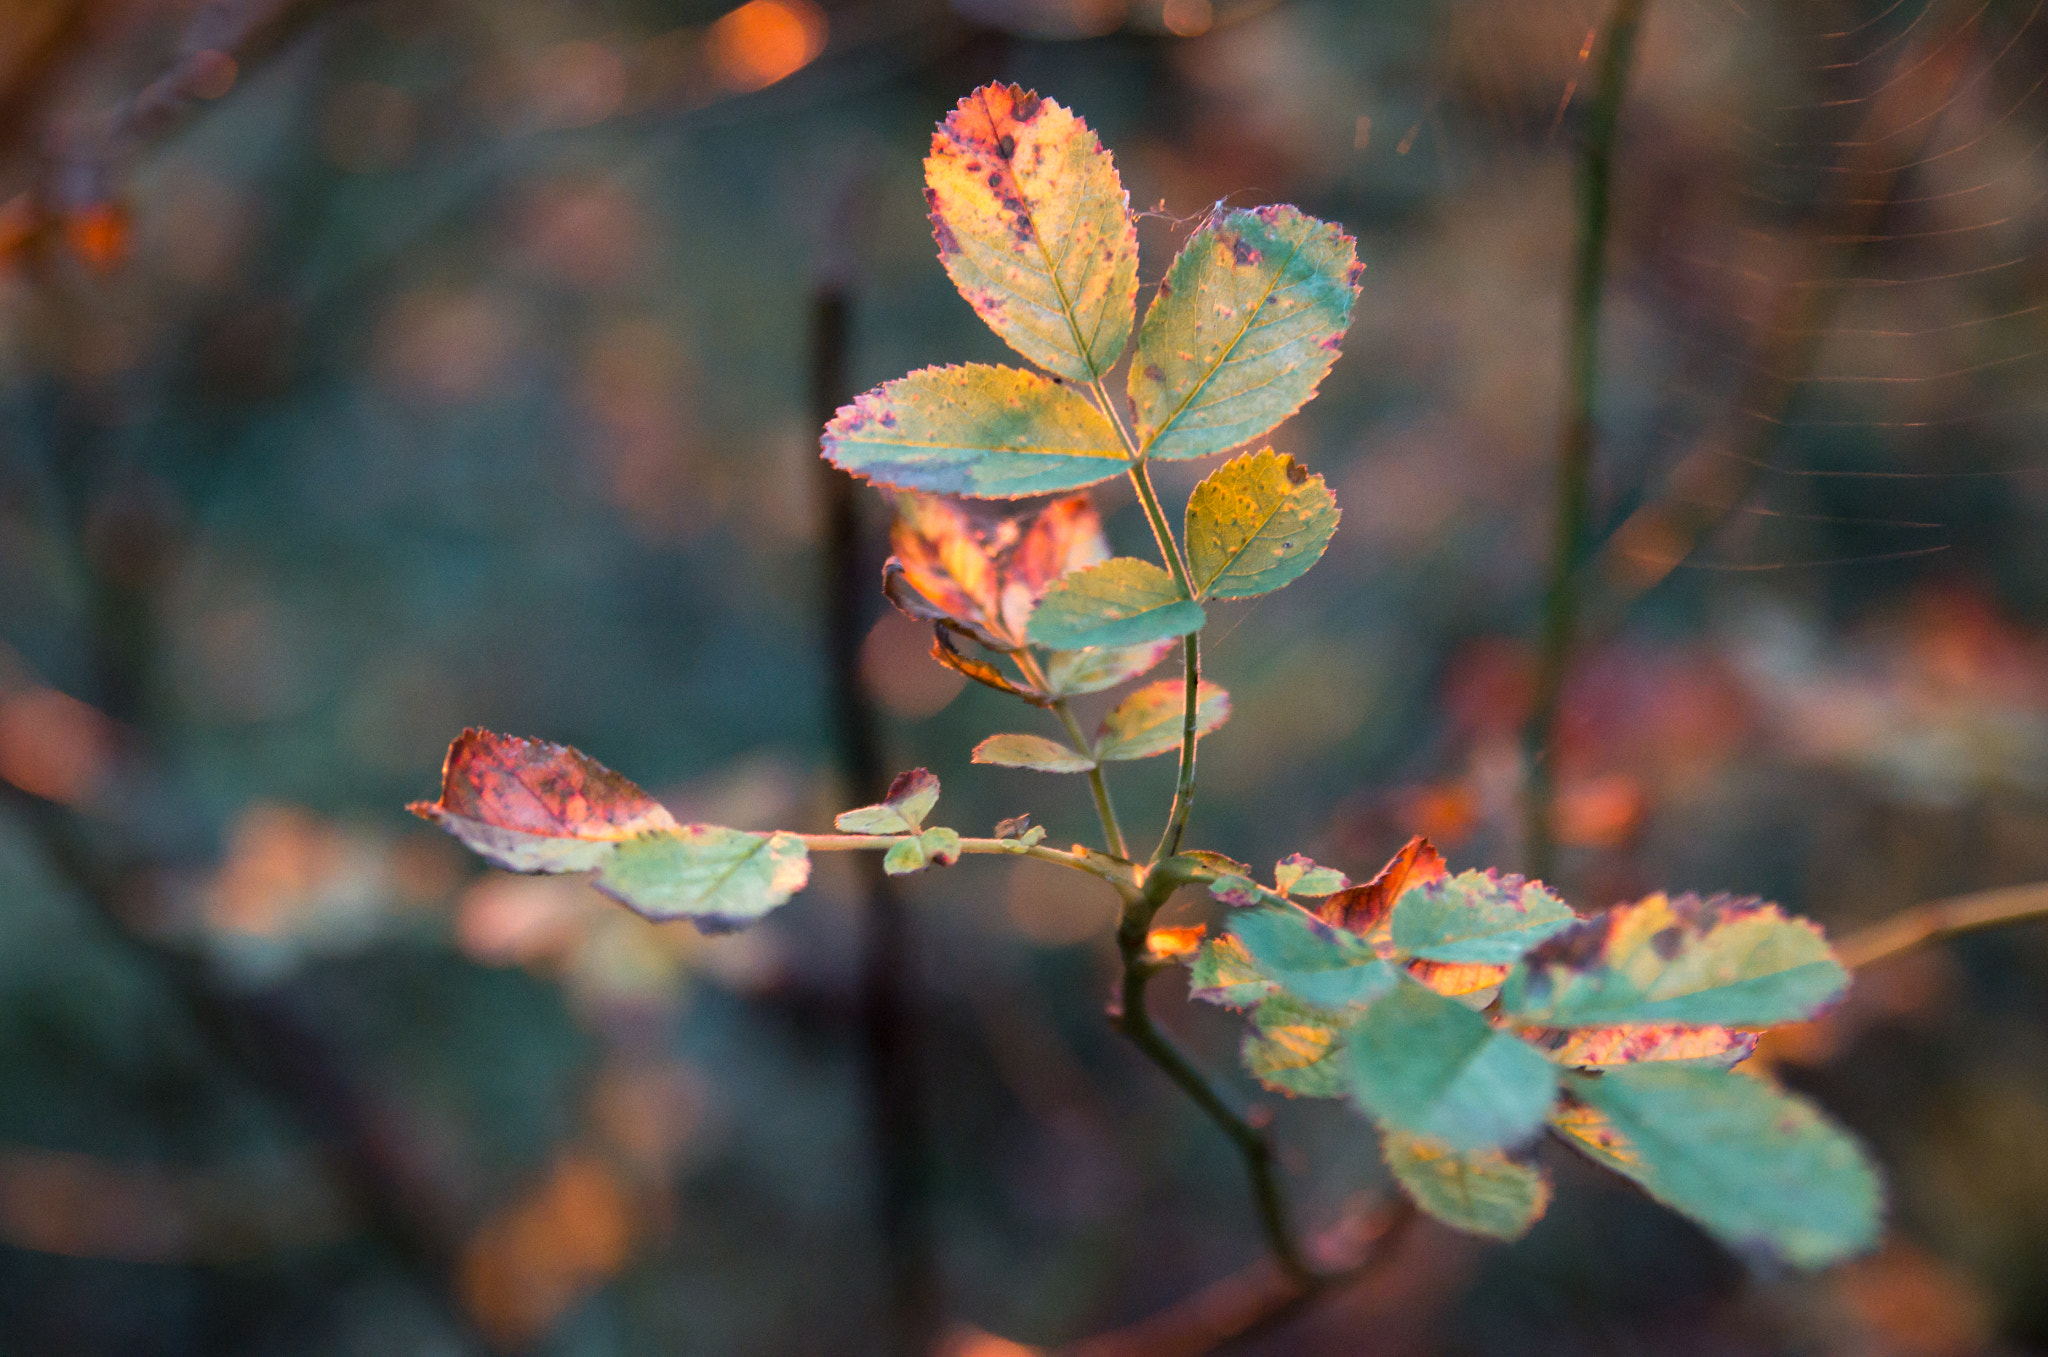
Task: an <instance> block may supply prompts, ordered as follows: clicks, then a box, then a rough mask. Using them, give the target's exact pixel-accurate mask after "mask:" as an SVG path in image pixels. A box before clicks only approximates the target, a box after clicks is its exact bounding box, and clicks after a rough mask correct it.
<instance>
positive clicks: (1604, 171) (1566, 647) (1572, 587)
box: [1523, 0, 1646, 880]
mask: <svg viewBox="0 0 2048 1357" xmlns="http://www.w3.org/2000/svg"><path fill="white" fill-rule="evenodd" d="M1645 3H1646V0H1615V5H1614V9H1613V12H1612V13H1611V14H1609V15H1608V19H1607V24H1606V27H1605V28H1604V30H1603V31H1602V33H1601V37H1600V48H1599V57H1598V60H1599V63H1600V65H1599V72H1598V75H1597V77H1596V81H1595V84H1594V87H1593V101H1592V105H1591V107H1590V108H1588V110H1587V112H1586V132H1585V142H1584V145H1583V147H1582V149H1581V151H1580V160H1579V201H1578V207H1579V214H1578V215H1579V248H1578V259H1577V262H1576V265H1575V267H1574V270H1573V275H1572V292H1571V318H1570V321H1569V329H1568V331H1567V337H1566V341H1565V344H1566V361H1567V364H1568V368H1567V372H1566V378H1565V383H1566V385H1565V391H1566V396H1565V411H1564V420H1563V427H1562V428H1561V430H1560V431H1559V434H1558V448H1557V524H1556V530H1555V533H1554V535H1553V537H1552V542H1551V558H1550V585H1549V589H1548V591H1547V593H1546V595H1545V598H1544V603H1543V638H1542V649H1541V652H1540V656H1539V658H1538V661H1537V671H1536V697H1535V704H1534V708H1533V710H1532V712H1531V715H1530V718H1529V728H1528V731H1527V734H1526V748H1527V761H1528V769H1529V774H1528V781H1527V784H1526V786H1525V790H1524V801H1523V836H1524V844H1525V849H1524V856H1525V859H1526V861H1527V864H1528V870H1529V875H1531V876H1534V877H1541V878H1543V879H1545V880H1549V879H1552V878H1554V877H1555V875H1556V872H1557V826H1556V823H1555V813H1556V800H1557V769H1556V764H1555V760H1554V759H1553V757H1552V756H1553V754H1554V752H1555V751H1554V750H1553V748H1552V745H1553V742H1554V740H1555V737H1556V734H1557V718H1558V712H1559V709H1560V708H1561V706H1562V705H1563V700H1564V684H1565V676H1566V672H1567V670H1568V668H1569V667H1570V663H1571V650H1572V639H1573V635H1574V633H1575V632H1576V630H1577V627H1578V613H1579V585H1580V579H1579V576H1580V571H1581V568H1582V567H1583V566H1584V564H1585V559H1586V541H1587V538H1588V536H1589V535H1590V528H1591V521H1592V498H1593V453H1594V444H1595V438H1594V432H1595V429H1594V420H1595V417H1596V412H1595V407H1596V405H1597V404H1598V401H1599V395H1600V297H1601V293H1602V292H1603V291H1604V290H1605V287H1606V282H1607V236H1608V224H1609V216H1610V212H1609V209H1610V205H1611V194H1610V185H1611V181H1612V178H1613V169H1614V142H1615V135H1616V131H1617V129H1618V128H1619V126H1620V112H1621V101H1622V96H1623V94H1624V92H1625V91H1626V88H1627V85H1628V72H1629V66H1630V64H1631V62H1632V61H1633V59H1634V56H1635V45H1636V30H1637V28H1638V27H1639V26H1640V23H1641V20H1642V15H1643V6H1644V4H1645Z"/></svg>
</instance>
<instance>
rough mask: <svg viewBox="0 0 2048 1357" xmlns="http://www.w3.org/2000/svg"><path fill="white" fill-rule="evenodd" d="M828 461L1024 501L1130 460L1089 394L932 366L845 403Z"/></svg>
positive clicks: (866, 472)
mask: <svg viewBox="0 0 2048 1357" xmlns="http://www.w3.org/2000/svg"><path fill="white" fill-rule="evenodd" d="M824 450H825V460H827V461H829V462H831V463H832V465H834V466H836V467H838V468H839V469H840V470H842V471H850V472H852V473H853V474H854V475H856V476H862V477H865V478H866V479H868V480H871V481H874V482H876V483H877V484H879V485H892V486H896V487H897V488H899V489H904V490H926V491H932V492H935V493H938V494H944V495H978V496H981V497H982V498H985V499H1015V498H1017V497H1018V496H1020V495H1039V494H1045V493H1047V492H1049V491H1053V490H1073V489H1077V488H1079V487H1081V486H1084V485H1093V484H1095V483H1096V482H1097V481H1101V480H1107V479H1108V478H1109V477H1111V476H1114V475H1116V474H1118V473H1119V472H1121V471H1123V470H1124V469H1125V468H1126V467H1128V466H1129V465H1130V463H1129V461H1128V460H1126V458H1125V456H1124V449H1123V443H1122V441H1121V440H1120V439H1118V437H1117V433H1116V429H1115V427H1114V426H1112V425H1111V424H1110V422H1109V421H1108V420H1107V419H1105V418H1104V417H1103V414H1102V412H1101V411H1100V410H1098V409H1096V408H1095V407H1094V406H1093V405H1091V404H1089V403H1088V400H1087V398H1086V397H1084V396H1082V395H1080V394H1079V393H1078V392H1076V391H1074V390H1072V389H1071V388H1069V387H1064V386H1061V385H1060V384H1059V383H1058V382H1055V381H1053V380H1052V379H1051V378H1050V377H1043V376H1040V375H1039V374H1038V373H1035V372H1026V371H1024V370H1023V369H1021V368H1003V367H990V366H988V365H987V364H985V363H966V364H963V365H961V366H958V367H941V368H923V369H920V370H919V371H917V372H913V373H911V374H910V375H909V376H908V377H899V378H897V379H896V380H895V381H893V382H885V383H883V384H882V385H881V386H878V387H876V388H875V389H874V390H872V391H869V392H866V393H864V394H862V395H860V396H858V397H856V398H855V399H854V402H853V404H851V405H845V406H841V407H840V409H839V413H838V414H836V415H834V416H833V417H832V422H831V423H830V424H827V425H826V426H825V437H824Z"/></svg>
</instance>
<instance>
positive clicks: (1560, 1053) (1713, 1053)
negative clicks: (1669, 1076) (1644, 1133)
mask: <svg viewBox="0 0 2048 1357" xmlns="http://www.w3.org/2000/svg"><path fill="white" fill-rule="evenodd" d="M1523 1035H1524V1036H1529V1037H1531V1039H1532V1040H1533V1041H1535V1043H1536V1044H1537V1045H1538V1046H1540V1047H1542V1048H1543V1049H1544V1050H1546V1051H1548V1052H1549V1053H1550V1058H1551V1059H1552V1060H1555V1061H1556V1062H1557V1063H1558V1064H1560V1065H1571V1066H1574V1067H1576V1068H1579V1069H1605V1068H1608V1067H1610V1066H1614V1065H1633V1064H1637V1063H1639V1062H1642V1061H1650V1060H1661V1061H1667V1062H1678V1061H1682V1062H1686V1063H1690V1064H1696V1065H1710V1066H1712V1067H1713V1068H1715V1069H1723V1070H1725V1069H1729V1068H1731V1067H1733V1066H1735V1065H1739V1064H1741V1063H1742V1062H1743V1061H1745V1060H1747V1059H1749V1057H1750V1056H1751V1055H1752V1054H1754V1053H1755V1051H1756V1046H1757V1034H1756V1033H1754V1032H1735V1031H1731V1030H1729V1029H1728V1028H1726V1027H1716V1026H1706V1027H1687V1026H1681V1025H1678V1024H1676V1023H1660V1024H1652V1025H1650V1026H1644V1027H1581V1028H1576V1029H1565V1028H1560V1029H1557V1030H1555V1031H1551V1032H1548V1033H1542V1034H1538V1035H1533V1036H1532V1034H1530V1033H1527V1032H1525V1033H1523Z"/></svg>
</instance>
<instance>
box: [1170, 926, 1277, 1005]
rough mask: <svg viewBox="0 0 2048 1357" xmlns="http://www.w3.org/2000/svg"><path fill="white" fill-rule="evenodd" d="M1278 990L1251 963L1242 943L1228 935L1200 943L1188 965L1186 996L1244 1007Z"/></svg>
mask: <svg viewBox="0 0 2048 1357" xmlns="http://www.w3.org/2000/svg"><path fill="white" fill-rule="evenodd" d="M1279 992H1280V987H1279V986H1278V985H1276V984H1274V983H1273V982H1272V981H1271V980H1269V979H1267V978H1266V976H1265V974H1264V972H1262V971H1260V970H1259V968H1258V967H1257V966H1255V965H1253V964H1252V958H1251V953H1249V952H1247V951H1246V950H1245V947H1244V944H1243V943H1242V942H1239V941H1238V940H1237V939H1236V938H1234V937H1232V936H1230V935H1229V934H1225V935H1224V936H1222V937H1220V938H1217V939H1215V940H1214V941H1212V942H1208V943H1205V944H1203V946H1202V948H1201V950H1200V951H1198V952H1196V953H1195V957H1194V960H1193V961H1192V962H1190V963H1189V965H1188V997H1189V998H1190V999H1201V1000H1203V1001H1204V1002H1207V1003H1212V1004H1221V1005H1222V1006H1223V1007H1225V1008H1245V1007H1248V1006H1249V1005H1252V1004H1256V1003H1258V1002H1259V1001H1260V1000H1261V999H1265V998H1268V997H1269V996H1271V995H1274V994H1277V993H1279Z"/></svg>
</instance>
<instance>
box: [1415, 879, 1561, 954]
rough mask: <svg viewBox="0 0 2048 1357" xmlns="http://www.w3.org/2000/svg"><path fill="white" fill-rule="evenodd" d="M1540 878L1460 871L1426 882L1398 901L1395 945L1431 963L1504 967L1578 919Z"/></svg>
mask: <svg viewBox="0 0 2048 1357" xmlns="http://www.w3.org/2000/svg"><path fill="white" fill-rule="evenodd" d="M1578 917H1579V916H1578V915H1577V914H1574V913H1573V912H1572V908H1571V906H1570V905H1567V904H1566V903H1565V902H1564V901H1562V900H1560V899H1558V898H1557V897H1556V896H1555V895H1553V894H1551V893H1550V891H1549V890H1547V889H1545V888H1544V886H1543V884H1542V883H1541V882H1537V881H1525V880H1523V879H1522V878H1521V877H1519V876H1501V875H1498V874H1497V873H1494V872H1460V873H1458V874H1457V875H1456V876H1454V877H1449V878H1446V879H1442V880H1438V881H1431V882H1425V883H1423V884H1422V885H1419V886H1417V887H1415V888H1414V889H1412V890H1408V891H1405V892H1403V893H1402V895H1401V896H1400V898H1399V899H1397V900H1396V901H1395V902H1394V913H1393V917H1392V921H1391V928H1392V936H1393V942H1394V946H1395V947H1396V948H1397V949H1399V950H1400V951H1402V952H1405V953H1407V954H1408V955H1409V956H1413V957H1420V958H1422V959H1424V960H1427V961H1446V962H1481V963H1487V964H1492V965H1500V964H1503V963H1506V962H1512V961H1516V960H1518V959H1520V957H1521V956H1522V954H1523V953H1524V952H1527V951H1528V950H1529V949H1530V948H1531V947H1534V946H1535V945H1536V944H1537V943H1539V942H1542V941H1543V940H1544V939H1545V938H1548V937H1551V936H1552V935H1554V934H1556V933H1558V932H1559V931H1560V930H1562V929H1565V928H1569V927H1570V926H1571V925H1572V924H1574V923H1576V922H1577V921H1578Z"/></svg>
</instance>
